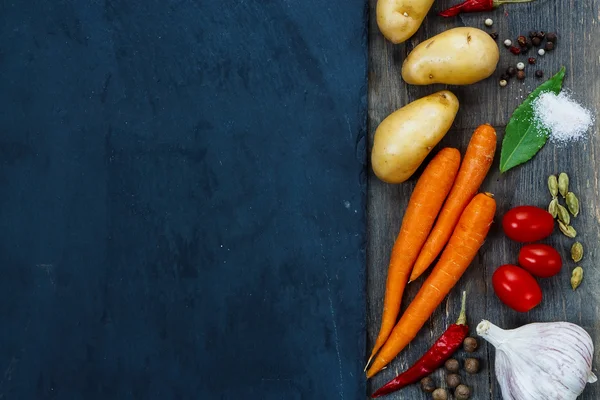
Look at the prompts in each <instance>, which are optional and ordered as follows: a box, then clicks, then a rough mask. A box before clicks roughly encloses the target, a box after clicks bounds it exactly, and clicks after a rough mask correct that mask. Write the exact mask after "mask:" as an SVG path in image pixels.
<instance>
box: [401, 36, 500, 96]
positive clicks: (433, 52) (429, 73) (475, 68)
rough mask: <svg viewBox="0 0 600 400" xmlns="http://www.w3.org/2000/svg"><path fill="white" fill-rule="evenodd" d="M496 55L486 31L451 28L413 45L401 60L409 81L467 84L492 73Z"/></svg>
mask: <svg viewBox="0 0 600 400" xmlns="http://www.w3.org/2000/svg"><path fill="white" fill-rule="evenodd" d="M499 58H500V53H499V51H498V45H497V44H496V42H495V41H494V39H492V38H491V37H490V35H488V34H487V33H486V32H484V31H482V30H480V29H476V28H469V27H466V28H464V27H463V28H454V29H450V30H448V31H446V32H442V33H440V34H439V35H436V36H434V37H432V38H431V39H428V40H426V41H424V42H423V43H420V44H419V45H418V46H417V47H415V48H414V49H413V51H411V52H410V54H409V55H408V57H406V59H405V60H404V63H403V64H402V78H403V79H404V81H405V82H406V83H409V84H411V85H429V84H431V83H445V84H447V85H470V84H471V83H475V82H478V81H480V80H482V79H485V78H487V77H488V76H490V75H492V73H494V71H495V70H496V65H497V64H498V59H499Z"/></svg>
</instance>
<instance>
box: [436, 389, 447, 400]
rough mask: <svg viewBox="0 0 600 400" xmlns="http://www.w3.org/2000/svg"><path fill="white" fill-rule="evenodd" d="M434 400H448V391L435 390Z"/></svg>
mask: <svg viewBox="0 0 600 400" xmlns="http://www.w3.org/2000/svg"><path fill="white" fill-rule="evenodd" d="M433 400H448V391H447V390H446V389H442V388H437V389H435V390H434V391H433Z"/></svg>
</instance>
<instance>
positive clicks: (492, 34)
mask: <svg viewBox="0 0 600 400" xmlns="http://www.w3.org/2000/svg"><path fill="white" fill-rule="evenodd" d="M490 36H491V37H492V39H494V40H496V39H498V32H490Z"/></svg>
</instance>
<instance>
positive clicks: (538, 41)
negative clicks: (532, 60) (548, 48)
mask: <svg viewBox="0 0 600 400" xmlns="http://www.w3.org/2000/svg"><path fill="white" fill-rule="evenodd" d="M531 44H532V45H534V46H535V47H539V46H540V44H542V39H540V38H539V37H534V38H533V39H531Z"/></svg>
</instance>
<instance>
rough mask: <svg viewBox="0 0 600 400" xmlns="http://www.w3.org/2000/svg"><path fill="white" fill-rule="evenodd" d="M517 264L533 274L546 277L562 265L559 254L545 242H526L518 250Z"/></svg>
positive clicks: (556, 271) (552, 274)
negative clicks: (526, 243)
mask: <svg viewBox="0 0 600 400" xmlns="http://www.w3.org/2000/svg"><path fill="white" fill-rule="evenodd" d="M519 265H520V266H521V267H523V268H525V269H526V270H527V271H529V272H531V273H532V274H533V275H535V276H539V277H541V278H548V277H550V276H554V275H556V274H558V272H559V271H560V269H561V267H562V259H561V258H560V254H559V253H558V251H556V250H555V249H554V248H553V247H552V246H548V245H547V244H528V245H525V246H523V248H522V249H521V251H520V252H519Z"/></svg>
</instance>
